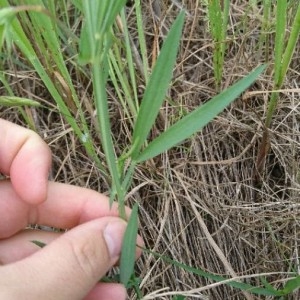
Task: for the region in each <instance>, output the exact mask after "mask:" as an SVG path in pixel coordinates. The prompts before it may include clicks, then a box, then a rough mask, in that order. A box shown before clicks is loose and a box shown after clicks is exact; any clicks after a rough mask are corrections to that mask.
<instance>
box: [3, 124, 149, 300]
mask: <svg viewBox="0 0 300 300" xmlns="http://www.w3.org/2000/svg"><path fill="white" fill-rule="evenodd" d="M50 165H51V152H50V150H49V148H48V146H47V145H46V144H45V143H44V142H43V141H42V139H41V138H40V137H39V136H38V135H37V134H36V133H34V132H32V131H30V130H27V129H25V128H22V127H19V126H17V125H15V124H12V123H10V122H8V121H5V120H2V119H0V172H1V173H2V174H5V175H7V176H8V177H9V178H8V179H5V180H1V181H0V212H1V217H0V299H8V300H17V299H24V300H26V299H30V300H38V299H44V300H48V299H53V300H54V299H55V300H69V299H72V300H76V299H78V300H82V299H84V300H94V299H97V300H101V299H103V300H104V299H110V300H122V299H126V290H125V288H124V287H123V286H122V285H121V284H116V283H99V282H98V281H99V279H100V278H101V277H103V276H104V275H105V273H106V272H107V271H108V270H109V269H110V268H111V267H112V266H113V265H115V264H116V263H117V261H118V259H119V255H120V249H121V243H122V238H123V234H124V231H125V228H126V222H125V221H123V220H121V219H120V218H119V217H118V208H117V204H114V205H113V207H112V208H110V207H109V201H108V198H107V197H106V196H104V195H102V194H99V193H97V192H95V191H92V190H89V189H84V188H80V187H76V186H71V185H67V184H61V183H55V182H49V181H48V172H49V169H50ZM127 214H128V215H129V214H130V210H129V209H128V208H127ZM29 224H41V225H46V226H51V227H56V228H64V229H69V230H68V231H67V232H66V233H63V234H59V233H54V232H44V231H36V230H28V229H27V230H25V228H26V227H27V226H28V225H29ZM32 240H38V241H41V242H43V243H46V244H47V246H46V247H44V248H43V249H41V248H40V247H38V246H37V245H35V244H33V243H32V242H31V241H32ZM137 243H138V244H140V245H142V243H143V242H142V239H141V238H140V237H138V240H137ZM140 254H141V252H140V250H139V249H137V250H136V256H137V257H138V256H140Z"/></svg>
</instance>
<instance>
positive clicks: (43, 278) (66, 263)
mask: <svg viewBox="0 0 300 300" xmlns="http://www.w3.org/2000/svg"><path fill="white" fill-rule="evenodd" d="M125 228H126V223H125V222H124V221H122V220H121V219H119V218H114V217H105V218H102V219H96V220H93V221H90V222H87V223H85V224H82V225H80V226H78V227H76V228H74V229H72V230H70V231H69V232H67V233H65V234H63V235H62V236H60V237H59V238H57V239H55V240H54V241H53V242H52V243H50V244H49V245H48V246H46V247H45V248H43V249H42V250H40V251H38V252H37V253H35V254H34V255H31V256H29V257H27V258H26V259H23V260H21V261H19V262H17V263H15V264H9V265H6V266H2V267H0V274H1V276H0V296H1V291H4V292H6V294H3V295H2V296H3V297H6V298H1V297H0V298H1V299H24V295H26V299H40V297H41V295H43V299H45V300H47V299H57V300H60V299H62V300H63V299H64V300H66V299H78V300H79V299H84V297H85V296H86V295H88V293H89V292H90V291H91V290H92V289H93V287H94V286H95V285H96V283H97V282H98V280H99V279H100V278H101V277H102V276H103V275H104V274H105V273H106V272H107V271H108V270H109V269H110V268H111V267H112V266H113V265H114V264H115V263H116V261H117V260H118V258H119V255H120V251H121V244H122V240H123V235H124V232H125ZM16 283H18V284H16ZM32 283H34V284H32ZM28 286H31V289H30V290H28ZM96 288H98V286H97V287H96ZM4 292H2V293H4ZM119 292H120V291H119ZM7 293H8V294H7ZM90 295H91V298H90V299H94V298H92V296H93V293H92V294H90ZM102 297H103V296H102ZM102 299H114V298H102ZM121 299H122V298H121ZM124 299H125V298H124Z"/></svg>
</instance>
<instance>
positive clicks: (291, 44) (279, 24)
mask: <svg viewBox="0 0 300 300" xmlns="http://www.w3.org/2000/svg"><path fill="white" fill-rule="evenodd" d="M288 4H289V3H288V1H287V0H279V1H277V5H276V6H273V8H274V11H275V14H276V29H275V55H274V76H273V92H272V93H271V96H270V99H269V102H268V109H267V113H266V119H265V123H264V131H263V136H262V140H261V143H260V146H259V149H258V154H257V161H256V168H257V174H256V178H255V181H256V182H260V181H261V180H260V176H261V174H262V172H263V170H264V165H265V160H266V157H267V154H268V153H269V148H270V137H269V129H270V127H271V125H272V118H273V116H274V113H275V111H276V108H277V105H278V100H279V92H278V90H280V89H281V87H282V85H283V83H284V79H285V77H286V74H287V71H288V68H289V65H290V62H291V59H292V57H293V55H294V53H295V48H296V45H297V41H298V37H299V34H300V4H298V5H297V9H296V13H295V16H294V20H293V22H292V25H291V32H290V34H289V35H288V34H287V33H286V26H287V16H288V13H287V12H288ZM292 4H293V3H292ZM270 7H271V6H269V3H268V7H267V8H268V9H270ZM292 8H293V6H290V9H292ZM268 15H269V12H268V10H266V12H265V17H266V16H268Z"/></svg>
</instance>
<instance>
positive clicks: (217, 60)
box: [207, 0, 230, 90]
mask: <svg viewBox="0 0 300 300" xmlns="http://www.w3.org/2000/svg"><path fill="white" fill-rule="evenodd" d="M207 6H208V18H209V26H210V32H211V35H212V38H213V43H214V45H213V68H214V74H215V80H216V87H217V89H218V90H220V84H221V80H222V75H223V65H224V58H225V50H226V41H225V40H226V34H227V23H228V17H229V7H230V1H229V0H225V1H219V0H210V1H208V4H207Z"/></svg>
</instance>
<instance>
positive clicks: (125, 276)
mask: <svg viewBox="0 0 300 300" xmlns="http://www.w3.org/2000/svg"><path fill="white" fill-rule="evenodd" d="M137 232H138V205H137V204H135V205H134V206H133V208H132V212H131V215H130V219H129V221H128V225H127V228H126V231H125V234H124V238H123V246H122V252H121V258H120V282H121V283H122V284H124V285H125V287H126V286H127V284H128V282H129V280H130V277H131V275H132V274H133V270H134V263H135V249H136V238H137Z"/></svg>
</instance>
